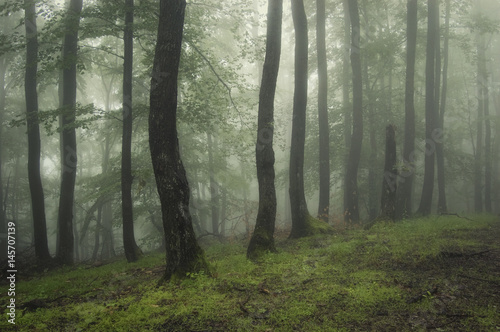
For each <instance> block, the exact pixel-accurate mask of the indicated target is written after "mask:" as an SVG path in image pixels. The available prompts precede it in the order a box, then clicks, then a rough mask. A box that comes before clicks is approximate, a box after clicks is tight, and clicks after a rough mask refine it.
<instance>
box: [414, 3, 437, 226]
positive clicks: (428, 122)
mask: <svg viewBox="0 0 500 332" xmlns="http://www.w3.org/2000/svg"><path fill="white" fill-rule="evenodd" d="M437 1H438V0H428V1H427V7H428V15H427V50H426V63H425V142H426V145H425V162H424V164H425V169H424V185H423V187H422V196H421V198H420V206H419V207H418V212H417V213H418V214H420V215H423V216H427V215H429V214H430V213H431V207H432V193H433V191H434V163H435V162H434V160H435V152H436V151H435V150H436V146H435V141H434V139H433V134H434V130H435V129H436V120H437V119H436V118H437V117H436V103H435V99H434V94H435V91H434V89H435V84H434V83H435V79H434V74H435V69H436V68H435V65H436V18H437V14H436V10H437V3H438V2H437Z"/></svg>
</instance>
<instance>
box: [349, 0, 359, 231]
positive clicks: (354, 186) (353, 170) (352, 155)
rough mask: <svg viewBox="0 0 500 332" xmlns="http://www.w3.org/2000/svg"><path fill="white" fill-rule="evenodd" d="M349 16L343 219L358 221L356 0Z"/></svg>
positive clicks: (350, 5)
mask: <svg viewBox="0 0 500 332" xmlns="http://www.w3.org/2000/svg"><path fill="white" fill-rule="evenodd" d="M349 14H350V18H351V27H352V30H351V67H352V89H353V90H352V91H353V93H352V99H353V101H352V119H353V127H352V138H351V149H350V150H349V157H348V160H347V168H346V174H345V183H344V220H345V222H347V223H358V222H359V220H360V219H359V204H358V200H359V198H358V195H359V193H358V167H359V161H360V158H361V145H362V143H363V82H362V78H361V54H360V53H361V49H360V31H361V30H360V24H359V10H358V1H357V0H349Z"/></svg>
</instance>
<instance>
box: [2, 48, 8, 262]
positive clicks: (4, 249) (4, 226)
mask: <svg viewBox="0 0 500 332" xmlns="http://www.w3.org/2000/svg"><path fill="white" fill-rule="evenodd" d="M6 71H7V63H6V58H5V55H4V56H1V57H0V123H3V114H4V112H5V72H6ZM2 132H3V126H0V142H2V139H3V133H2ZM2 157H3V148H2V144H0V232H3V233H5V232H7V222H6V218H5V209H4V195H3V190H4V188H3V178H2V166H3V158H2ZM4 259H7V239H4V238H0V260H1V261H3V260H4Z"/></svg>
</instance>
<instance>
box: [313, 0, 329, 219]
mask: <svg viewBox="0 0 500 332" xmlns="http://www.w3.org/2000/svg"><path fill="white" fill-rule="evenodd" d="M325 16H326V15H325V0H316V20H317V22H316V45H317V53H318V121H319V206H318V218H319V219H320V220H323V221H325V222H328V215H329V210H330V135H329V127H328V104H327V102H328V67H327V63H326V41H325V39H326V32H325V25H326V22H325V21H326V18H325Z"/></svg>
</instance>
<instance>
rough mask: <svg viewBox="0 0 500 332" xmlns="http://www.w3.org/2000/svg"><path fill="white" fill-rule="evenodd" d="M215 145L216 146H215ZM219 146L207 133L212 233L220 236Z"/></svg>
mask: <svg viewBox="0 0 500 332" xmlns="http://www.w3.org/2000/svg"><path fill="white" fill-rule="evenodd" d="M214 145H215V146H214ZM216 145H217V144H214V142H213V140H212V134H210V133H208V132H207V150H208V173H209V177H210V210H211V212H212V233H213V234H215V235H217V234H219V184H218V183H217V181H215V164H214V163H215V161H214V150H216V149H217V146H216Z"/></svg>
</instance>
